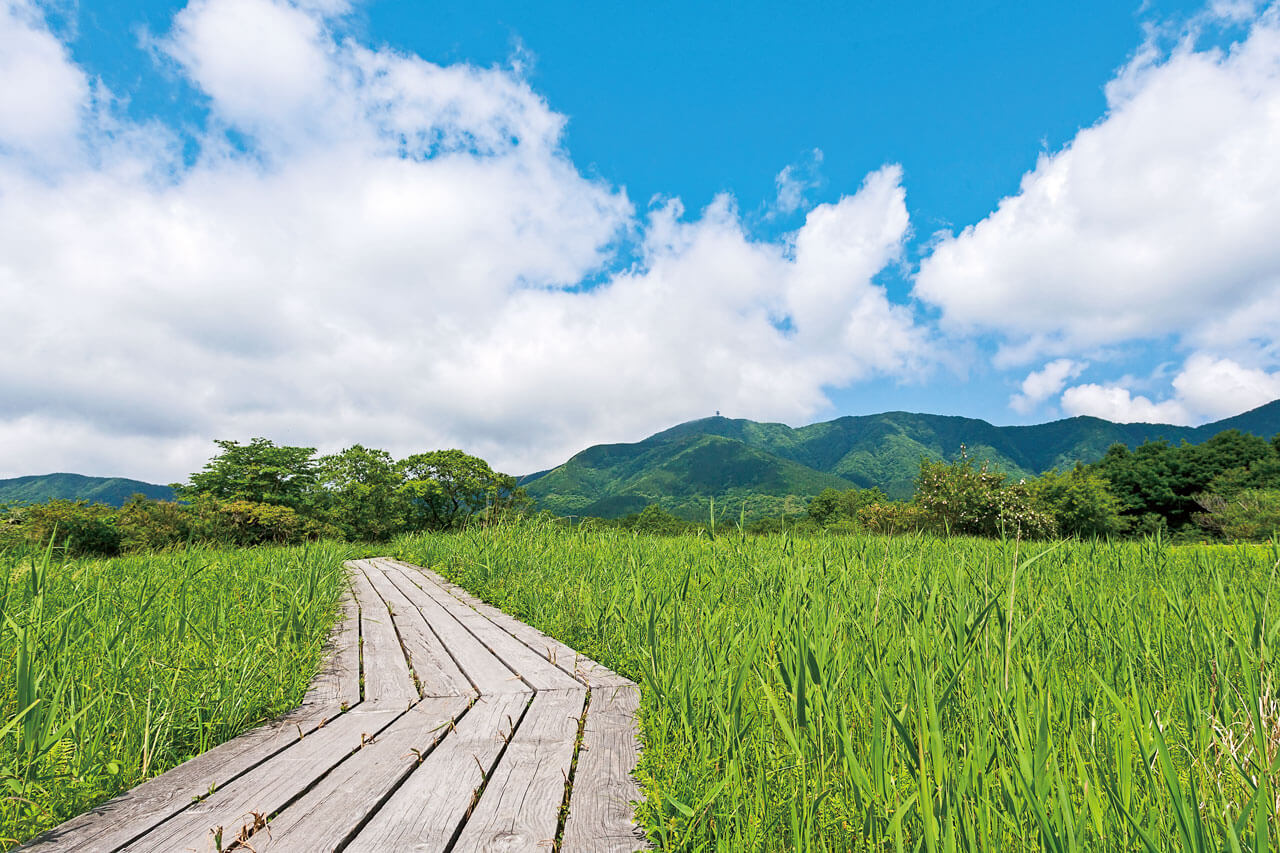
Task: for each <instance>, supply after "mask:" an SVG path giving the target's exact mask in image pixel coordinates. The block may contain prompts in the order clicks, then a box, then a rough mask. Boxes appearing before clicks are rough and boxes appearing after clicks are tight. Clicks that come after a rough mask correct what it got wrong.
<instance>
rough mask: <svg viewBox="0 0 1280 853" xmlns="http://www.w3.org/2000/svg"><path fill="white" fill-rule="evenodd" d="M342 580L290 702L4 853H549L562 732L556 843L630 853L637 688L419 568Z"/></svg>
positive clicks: (371, 570)
mask: <svg viewBox="0 0 1280 853" xmlns="http://www.w3.org/2000/svg"><path fill="white" fill-rule="evenodd" d="M347 568H348V570H349V572H350V578H351V583H352V585H351V589H350V590H349V593H348V594H347V595H346V596H344V598H343V600H342V604H341V606H342V619H341V621H340V623H339V624H338V625H336V626H335V628H334V631H333V632H332V633H331V635H330V637H329V641H328V643H327V644H326V658H325V665H324V666H323V667H322V669H321V671H320V673H319V674H318V675H317V677H316V678H315V680H314V681H313V683H312V684H311V687H310V689H309V690H308V692H307V695H306V698H305V699H304V702H303V704H302V705H301V706H300V707H299V708H297V709H296V710H295V711H293V712H291V713H290V714H288V715H286V716H285V717H283V718H282V719H281V720H279V721H277V722H275V723H272V724H269V725H266V726H262V727H260V728H258V729H255V730H253V731H251V732H249V733H247V734H245V735H242V736H241V737H238V738H236V739H234V740H232V741H228V742H227V743H225V744H222V745H221V746H218V747H215V748H214V749H212V750H210V751H209V752H207V753H205V754H203V755H201V756H197V757H196V758H193V759H191V760H190V761H188V762H186V763H185V764H183V765H181V766H180V767H178V768H175V769H174V770H172V771H170V772H168V773H165V774H163V775H162V776H159V777H157V778H156V779H153V780H151V781H149V782H146V783H144V784H142V785H139V786H138V787H136V788H134V789H133V790H132V791H129V792H127V793H126V794H124V795H122V796H120V797H118V798H116V799H115V800H112V801H111V802H108V803H104V804H103V805H102V806H99V807H98V808H96V809H94V810H92V811H91V812H89V813H87V814H85V815H82V816H80V817H78V818H75V819H73V820H71V821H68V822H67V823H64V824H63V825H61V826H59V827H57V828H55V829H53V830H50V831H49V832H47V833H45V834H44V835H42V836H40V837H39V838H37V839H34V840H33V841H32V842H30V843H29V844H28V845H26V846H25V847H24V848H21V849H24V850H39V851H42V853H44V851H55V850H56V851H64V850H66V851H79V852H80V853H90V851H93V852H94V853H96V851H102V853H108V851H114V852H115V853H118V851H121V850H131V851H165V853H168V851H185V850H192V851H207V850H212V849H214V846H215V836H214V832H215V830H217V829H218V828H221V843H222V846H223V847H224V848H225V847H228V846H230V845H232V844H234V843H235V842H236V840H237V838H238V837H240V836H242V835H243V837H244V840H245V844H244V845H242V846H241V847H238V848H237V849H253V850H257V851H259V852H260V853H266V851H268V850H270V851H276V853H282V851H295V850H298V851H300V850H307V851H310V850H331V849H335V848H337V847H343V846H344V845H347V844H349V845H350V846H347V847H345V849H348V850H352V851H365V853H368V851H382V850H413V851H424V850H445V849H450V850H456V851H478V850H485V851H488V850H540V849H550V848H551V847H552V846H553V845H554V841H555V833H556V828H557V824H558V821H559V817H560V810H561V806H562V804H563V803H564V799H565V795H566V781H567V778H568V773H569V769H570V767H571V766H572V762H573V757H574V750H575V745H576V741H577V735H578V731H579V724H580V722H581V723H582V724H583V726H584V728H583V731H582V733H583V742H582V749H581V751H580V753H579V755H578V765H577V771H576V775H575V779H574V780H573V781H574V784H573V786H572V789H571V791H569V794H570V798H569V803H568V816H567V820H566V823H565V827H564V841H563V849H564V850H565V851H566V853H580V851H607V853H613V852H614V851H617V853H621V852H622V851H632V850H640V849H644V848H645V843H644V838H643V836H642V835H641V834H639V833H638V832H637V830H636V829H635V827H634V825H633V822H632V821H633V811H632V802H633V801H635V800H637V799H638V798H639V791H638V790H637V788H636V785H635V783H634V781H633V779H632V778H631V773H632V771H633V769H634V767H635V763H636V759H637V756H638V752H639V743H638V735H637V727H636V709H637V707H638V704H639V688H637V687H636V686H635V685H634V684H632V683H631V682H630V681H628V680H627V679H625V678H622V677H621V676H618V675H616V674H615V673H612V672H611V671H609V670H608V669H606V668H604V667H602V666H600V665H599V664H597V663H595V662H594V661H591V660H589V659H587V658H584V657H582V656H581V655H577V654H576V652H574V651H573V650H572V649H571V648H569V647H568V646H566V645H564V644H563V643H560V642H559V641H557V640H554V639H552V638H550V637H547V636H546V635H544V634H542V633H541V632H539V631H536V630H534V629H533V628H531V627H530V626H528V625H525V624H524V623H522V622H520V621H519V620H516V619H514V618H513V617H511V616H509V615H507V614H505V613H503V612H501V611H500V610H497V609H496V608H493V607H491V606H490V605H488V604H485V603H484V602H482V601H480V600H479V599H477V598H475V597H474V596H471V595H469V594H467V593H466V592H465V591H464V590H461V589H460V588H458V587H456V586H453V585H452V584H449V583H448V582H447V581H444V579H443V578H440V577H439V575H436V574H435V573H433V572H429V571H426V570H423V569H420V568H418V567H415V566H411V565H409V564H405V563H398V562H396V561H390V560H382V559H379V560H356V561H351V562H349V563H347ZM388 606H389V607H390V612H388ZM406 655H407V656H408V657H407V658H406ZM411 663H412V665H413V667H414V670H413V671H414V673H415V674H416V675H418V677H419V679H420V680H421V683H422V685H423V687H424V690H423V693H424V695H426V696H427V698H425V699H421V700H419V698H418V691H417V689H416V688H415V686H414V684H413V681H412V680H411V678H410V668H409V667H410V664H411ZM362 673H363V681H364V691H363V692H364V695H363V699H362V698H361V695H360V692H359V684H360V679H361V674H362ZM588 686H590V687H591V689H592V692H591V694H590V695H591V702H590V705H589V706H586V697H587V688H588ZM434 693H439V694H442V695H432V694H434ZM477 694H479V696H478V698H477ZM584 707H586V716H585V719H584V716H583V715H584ZM424 755H425V757H424ZM268 818H269V820H268ZM264 821H265V825H264Z"/></svg>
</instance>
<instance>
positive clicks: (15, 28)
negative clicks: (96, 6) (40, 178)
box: [0, 0, 89, 157]
mask: <svg viewBox="0 0 1280 853" xmlns="http://www.w3.org/2000/svg"><path fill="white" fill-rule="evenodd" d="M0 80H2V81H5V85H3V86H0V151H7V152H8V155H9V156H11V157H12V156H14V155H15V154H18V155H28V156H30V155H33V154H42V155H45V156H48V155H49V154H61V153H64V152H65V150H66V149H67V148H68V147H69V146H70V143H71V141H72V140H73V139H74V137H75V135H76V132H77V130H78V128H79V125H80V121H81V117H82V114H83V111H84V110H85V109H86V108H87V107H88V104H89V82H88V80H87V79H86V77H85V75H84V74H83V72H81V71H80V69H78V68H76V67H75V66H74V65H72V64H71V62H70V61H69V59H68V56H67V50H66V48H65V47H64V46H63V45H62V44H61V43H60V42H59V41H58V40H57V39H56V38H54V37H53V35H52V34H51V33H50V32H49V31H48V29H47V28H46V27H45V25H44V21H43V18H42V17H41V15H40V12H39V10H38V9H36V8H35V7H33V6H32V5H31V4H30V3H28V2H25V0H0Z"/></svg>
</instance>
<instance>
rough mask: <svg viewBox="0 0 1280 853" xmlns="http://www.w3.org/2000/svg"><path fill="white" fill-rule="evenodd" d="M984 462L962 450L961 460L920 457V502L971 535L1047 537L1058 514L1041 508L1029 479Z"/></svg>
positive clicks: (939, 521) (941, 522)
mask: <svg viewBox="0 0 1280 853" xmlns="http://www.w3.org/2000/svg"><path fill="white" fill-rule="evenodd" d="M1007 479H1008V478H1007V477H1006V476H1005V475H1004V474H1003V473H1001V472H999V471H992V470H989V469H988V468H987V465H986V463H983V464H982V465H981V466H977V465H975V464H974V461H973V460H972V459H971V458H970V457H968V456H967V455H965V454H964V453H963V450H962V452H961V457H960V459H959V460H957V461H955V462H952V463H946V462H933V461H931V460H928V459H924V460H921V462H920V476H919V478H918V479H917V480H916V494H915V503H916V504H917V505H919V506H920V507H921V508H922V509H923V510H924V511H925V512H926V513H928V514H929V515H930V516H931V517H932V518H933V520H934V526H935V527H936V528H938V529H942V530H946V531H947V532H949V533H958V534H962V535H968V536H1000V535H1007V536H1021V537H1025V538H1043V537H1047V536H1052V535H1054V533H1055V532H1056V529H1055V525H1054V521H1053V517H1052V516H1051V515H1050V514H1049V513H1047V512H1045V511H1044V510H1043V509H1041V508H1040V507H1039V506H1038V505H1037V503H1036V501H1035V499H1034V497H1033V496H1032V494H1031V490H1030V489H1029V488H1028V487H1027V486H1026V484H1025V483H1008V482H1006V481H1007Z"/></svg>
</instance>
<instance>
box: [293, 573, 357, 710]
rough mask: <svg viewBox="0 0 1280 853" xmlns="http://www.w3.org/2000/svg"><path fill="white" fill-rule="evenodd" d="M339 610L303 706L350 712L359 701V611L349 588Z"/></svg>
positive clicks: (353, 594)
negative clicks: (331, 707)
mask: <svg viewBox="0 0 1280 853" xmlns="http://www.w3.org/2000/svg"><path fill="white" fill-rule="evenodd" d="M339 608H340V609H341V615H340V616H339V617H338V621H337V623H336V624H335V625H334V626H333V631H331V632H330V634H329V639H328V641H327V642H326V643H325V646H324V658H323V660H324V664H323V665H322V666H321V668H320V672H319V674H318V675H316V677H315V680H314V681H312V682H311V687H310V689H308V690H307V695H306V698H305V699H303V700H302V704H303V706H306V705H315V706H318V707H330V706H334V707H339V708H342V707H346V708H350V707H352V706H354V705H355V704H356V703H357V702H359V701H360V608H359V605H358V604H357V602H356V599H355V593H353V592H352V591H351V589H350V587H348V588H347V591H346V592H345V593H343V595H342V600H341V602H340V603H339Z"/></svg>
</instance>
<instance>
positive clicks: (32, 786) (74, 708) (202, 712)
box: [0, 545, 346, 849]
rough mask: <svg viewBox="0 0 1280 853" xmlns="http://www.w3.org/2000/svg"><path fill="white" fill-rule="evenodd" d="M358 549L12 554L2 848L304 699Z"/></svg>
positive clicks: (2, 705)
mask: <svg viewBox="0 0 1280 853" xmlns="http://www.w3.org/2000/svg"><path fill="white" fill-rule="evenodd" d="M345 553H346V552H345V549H343V548H341V547H338V546H333V545H313V546H309V547H304V548H263V549H253V550H241V551H232V550H213V549H206V548H193V549H190V550H185V551H175V552H171V553H165V554H160V555H152V556H137V557H129V558H121V559H115V560H105V561H104V560H96V561H95V560H64V559H62V558H61V557H60V556H59V552H58V551H57V550H56V549H54V548H52V547H50V548H46V549H43V550H39V551H24V552H17V551H10V552H7V553H4V554H0V674H2V675H0V678H2V679H3V680H2V681H0V849H3V848H7V847H8V846H11V845H13V844H16V843H18V842H19V841H21V840H23V839H25V838H27V837H30V836H31V835H34V834H36V833H37V832H39V831H41V830H43V829H45V828H47V827H49V826H52V825H55V824H57V823H59V822H60V821H62V820H64V819H66V818H68V817H70V816H72V815H75V814H77V813H79V812H81V811H84V810H85V809H87V808H89V807H91V806H92V805H94V804H95V803H97V802H100V801H101V800H104V799H107V798H109V797H111V796H113V795H114V794H116V793H118V792H120V791H122V790H125V789H127V788H129V787H131V786H133V785H135V784H137V783H138V782H140V781H142V780H144V779H146V778H148V777H149V776H153V775H156V774H157V773H160V772H162V771H163V770H165V769H167V768H169V767H172V766H174V765H176V764H179V763H181V762H182V761H184V760H186V759H187V758H189V757H191V756H193V755H195V754H197V753H199V752H202V751H204V750H206V749H208V748H209V747H211V746H214V745H216V744H218V743H220V742H222V741H224V740H226V739H228V738H230V737H232V736H234V735H236V734H238V733H239V732H241V731H244V730H245V729H247V728H249V727H251V726H253V725H254V724H256V723H258V722H260V721H262V720H265V719H267V718H270V717H272V716H275V715H278V714H279V713H281V712H283V711H285V710H288V709H289V708H292V707H294V706H296V705H297V704H298V702H300V701H301V699H302V696H303V694H304V693H305V691H306V687H307V685H308V683H309V681H310V680H311V677H312V675H313V674H314V673H315V671H316V669H317V667H318V664H319V660H320V652H321V647H322V645H323V643H324V639H325V637H326V635H327V633H328V631H329V628H330V626H331V625H332V623H333V620H334V618H335V615H336V602H337V599H338V595H339V593H340V591H341V587H342V584H343V573H342V568H341V566H342V561H343V559H344V556H345Z"/></svg>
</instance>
